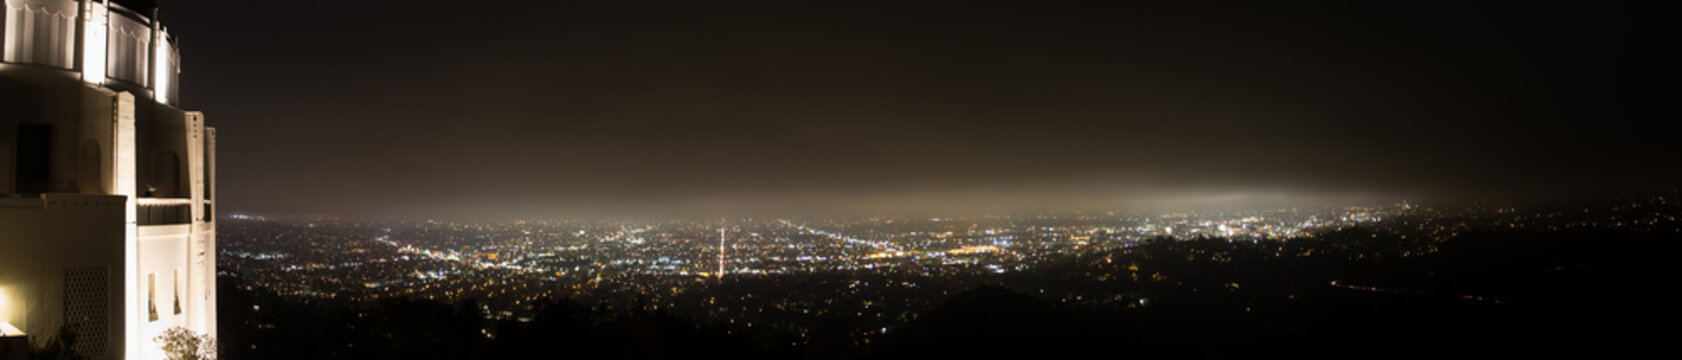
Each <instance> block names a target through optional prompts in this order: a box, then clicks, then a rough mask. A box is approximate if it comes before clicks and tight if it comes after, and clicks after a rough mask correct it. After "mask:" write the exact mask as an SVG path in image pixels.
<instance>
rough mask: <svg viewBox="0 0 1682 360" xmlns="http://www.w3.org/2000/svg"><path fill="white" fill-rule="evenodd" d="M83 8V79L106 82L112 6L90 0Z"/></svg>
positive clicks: (96, 82)
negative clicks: (107, 48) (106, 56)
mask: <svg viewBox="0 0 1682 360" xmlns="http://www.w3.org/2000/svg"><path fill="white" fill-rule="evenodd" d="M86 4H87V5H88V7H87V8H86V9H82V81H86V82H88V83H90V84H104V83H105V60H106V59H105V47H106V46H109V45H107V44H106V41H107V38H108V36H106V31H107V29H108V27H107V26H108V24H110V20H111V8H110V7H107V6H106V5H105V3H104V2H93V1H89V2H87V3H86Z"/></svg>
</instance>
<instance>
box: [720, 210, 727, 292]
mask: <svg viewBox="0 0 1682 360" xmlns="http://www.w3.org/2000/svg"><path fill="white" fill-rule="evenodd" d="M726 226H729V222H725V225H723V226H719V228H718V279H719V280H723V279H724V228H725V227H726Z"/></svg>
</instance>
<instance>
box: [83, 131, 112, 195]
mask: <svg viewBox="0 0 1682 360" xmlns="http://www.w3.org/2000/svg"><path fill="white" fill-rule="evenodd" d="M103 155H104V154H102V153H100V151H99V142H97V141H93V140H88V141H85V142H83V143H82V160H81V164H80V165H79V166H77V173H76V182H77V183H78V184H79V185H78V186H80V187H81V188H82V189H81V190H82V193H83V194H104V193H105V192H106V190H105V189H106V187H107V186H108V185H109V184H106V182H105V176H103V175H102V174H101V173H103V171H101V170H103V168H102V167H101V165H102V164H101V161H100V159H101V158H103V157H104V156H103Z"/></svg>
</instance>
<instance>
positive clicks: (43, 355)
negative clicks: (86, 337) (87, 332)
mask: <svg viewBox="0 0 1682 360" xmlns="http://www.w3.org/2000/svg"><path fill="white" fill-rule="evenodd" d="M75 346H76V332H75V331H71V330H70V327H68V326H65V327H59V328H58V335H57V336H54V337H52V338H49V339H47V342H46V343H43V344H41V347H38V348H35V349H33V350H32V351H31V353H30V354H29V358H30V359H37V360H82V355H81V354H78V353H76V349H75ZM0 353H3V352H0Z"/></svg>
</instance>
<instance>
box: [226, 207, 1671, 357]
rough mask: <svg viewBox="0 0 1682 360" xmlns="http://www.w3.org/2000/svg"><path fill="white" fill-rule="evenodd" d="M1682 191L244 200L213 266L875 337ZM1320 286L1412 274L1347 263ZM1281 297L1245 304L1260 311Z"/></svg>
mask: <svg viewBox="0 0 1682 360" xmlns="http://www.w3.org/2000/svg"><path fill="white" fill-rule="evenodd" d="M1678 208H1679V207H1678V206H1677V204H1676V203H1675V199H1674V196H1672V197H1666V196H1651V197H1644V198H1639V199H1635V200H1618V201H1607V202H1604V203H1601V204H1597V205H1594V206H1589V207H1580V208H1578V207H1572V208H1569V209H1566V208H1559V207H1553V208H1545V209H1544V208H1534V209H1532V208H1520V207H1493V206H1489V205H1485V204H1476V203H1469V204H1449V205H1421V204H1409V203H1396V204H1391V205H1384V206H1349V207H1320V208H1307V207H1299V208H1273V209H1246V210H1241V211H1224V212H1223V211H1185V212H1162V213H1122V212H1099V213H1090V212H1088V213H1073V212H1071V213H1064V214H1035V215H1011V216H982V217H954V218H904V217H878V218H870V217H860V218H815V219H814V218H787V219H758V218H754V219H695V220H670V221H611V220H576V221H569V220H555V221H502V222H451V221H442V220H412V221H368V220H352V219H339V218H327V217H270V216H262V215H252V214H237V213H236V214H233V215H229V216H227V217H226V218H225V219H224V221H223V222H222V223H221V225H220V227H219V231H220V233H221V234H222V238H223V240H222V246H221V248H220V253H221V254H220V255H221V258H220V262H219V264H220V265H222V272H223V273H222V276H224V277H231V278H237V279H239V280H241V283H243V284H245V285H244V286H246V287H247V288H248V289H247V290H253V291H262V292H265V293H272V294H275V295H276V296H280V297H283V298H290V299H293V300H297V301H306V302H308V301H331V302H339V303H352V304H354V303H370V302H376V301H380V300H387V299H426V300H433V301H439V302H444V303H455V302H459V301H462V300H466V299H473V300H475V301H476V304H479V306H481V307H482V308H481V309H480V310H481V311H480V312H481V313H482V315H483V316H484V317H485V318H486V319H487V320H494V321H514V322H526V321H530V320H531V317H532V316H533V311H534V309H533V304H534V303H537V302H539V301H541V300H542V299H552V300H558V299H570V300H573V301H579V302H584V303H586V304H593V305H595V306H598V307H602V308H606V309H619V310H624V309H627V308H635V309H638V310H640V311H661V312H666V313H671V314H676V315H679V316H682V317H685V318H689V319H693V320H695V321H697V322H701V323H706V324H713V325H718V326H723V327H726V328H730V329H733V330H732V332H738V331H739V332H753V331H764V332H771V333H777V334H783V335H787V336H788V337H789V338H790V339H791V341H790V342H789V344H788V345H790V346H801V345H804V342H807V341H810V340H809V339H810V337H809V336H808V335H809V334H811V333H812V332H816V331H820V330H826V329H827V330H830V331H835V330H834V329H830V328H832V327H833V326H826V325H819V324H826V323H825V321H830V320H826V319H835V318H840V319H844V320H845V323H846V324H848V326H846V327H845V328H846V334H845V335H846V337H847V338H848V339H850V340H849V341H852V342H853V343H855V344H865V343H869V342H870V341H871V339H872V338H874V337H876V336H880V335H882V334H884V333H888V332H892V331H893V329H895V328H897V327H899V326H903V325H905V324H906V323H908V322H911V321H913V320H915V319H916V318H917V317H918V316H919V315H918V314H921V313H923V312H925V311H927V310H928V309H930V308H932V307H934V306H936V305H937V304H939V303H941V302H942V301H944V300H946V299H947V298H948V297H950V296H951V295H954V294H957V293H959V292H962V291H965V290H968V289H971V288H974V287H976V286H988V285H991V286H1002V287H1006V288H1010V289H1014V290H1016V291H1020V292H1024V293H1028V294H1031V295H1033V296H1036V297H1039V298H1041V299H1044V300H1047V301H1049V302H1051V303H1054V304H1059V305H1060V306H1074V307H1098V308H1120V309H1129V308H1138V307H1146V306H1153V305H1156V304H1157V303H1158V300H1157V299H1155V297H1156V296H1158V295H1160V294H1162V293H1163V292H1164V291H1167V292H1175V291H1190V292H1196V291H1200V290H1201V291H1210V290H1215V291H1222V292H1238V291H1257V290H1254V289H1252V288H1251V285H1249V284H1244V283H1241V282H1236V281H1227V280H1221V281H1219V282H1214V281H1194V278H1195V277H1196V275H1194V274H1191V273H1186V272H1185V271H1176V270H1177V269H1175V268H1169V267H1170V266H1169V265H1164V264H1163V263H1162V260H1161V259H1156V258H1153V255H1152V254H1159V253H1160V252H1161V251H1163V250H1165V249H1166V250H1172V251H1175V252H1176V254H1181V253H1183V254H1184V260H1185V261H1186V262H1188V263H1190V264H1198V263H1206V264H1209V265H1201V266H1217V265H1220V264H1223V263H1229V262H1233V261H1234V259H1238V260H1240V261H1252V264H1254V262H1270V261H1277V262H1282V261H1286V260H1293V261H1294V260H1298V259H1321V260H1324V261H1332V262H1350V263H1372V262H1378V261H1384V260H1395V259H1406V258H1410V257H1418V256H1422V255H1426V254H1431V253H1434V252H1436V251H1437V250H1438V247H1439V245H1441V244H1443V243H1444V242H1446V241H1449V240H1450V239H1453V238H1455V237H1457V236H1461V235H1462V234H1466V233H1472V232H1488V231H1501V232H1520V233H1523V232H1529V233H1550V232H1560V231H1568V230H1570V229H1577V228H1581V229H1617V230H1619V231H1635V232H1646V233H1660V234H1671V235H1674V234H1678V233H1682V222H1679V221H1678V219H1677V216H1678V215H1679V214H1682V212H1679V211H1677V209H1678ZM721 229H722V232H721V231H720V230H721ZM721 234H722V238H721ZM1351 234H1355V235H1351ZM1352 238H1353V239H1357V240H1361V239H1373V240H1375V241H1373V242H1360V241H1350V240H1346V239H1352ZM721 240H722V241H721ZM1334 240H1335V241H1334ZM1208 241H1218V242H1219V243H1221V244H1224V245H1212V244H1210V243H1207V242H1208ZM1176 244H1182V245H1176ZM1146 247H1150V249H1146ZM1181 247H1184V249H1180V248H1181ZM1152 249H1154V250H1152ZM1222 249H1224V250H1222ZM1153 251H1155V252H1153ZM1240 254H1243V255H1240ZM1154 256H1159V255H1154ZM1175 256H1176V257H1178V256H1180V255H1175ZM1182 265H1183V264H1182ZM1174 266H1179V265H1174ZM1193 266H1198V265H1193ZM1071 269H1073V270H1071ZM1277 280H1280V279H1272V280H1269V281H1277ZM1290 280H1291V281H1295V280H1304V281H1309V280H1312V279H1290ZM1314 281H1318V280H1314ZM1317 284H1319V285H1318V286H1323V287H1326V288H1328V289H1344V290H1349V291H1363V292H1385V291H1403V290H1397V289H1389V288H1385V287H1381V286H1373V284H1361V283H1353V282H1350V281H1349V280H1341V281H1340V280H1331V281H1322V282H1317ZM1292 286H1296V285H1292ZM1164 289H1167V290H1164ZM1464 295H1465V299H1468V301H1474V300H1475V301H1490V302H1499V301H1501V299H1498V298H1494V297H1491V296H1486V295H1483V294H1464ZM1285 296H1292V297H1293V298H1294V296H1295V295H1285ZM1457 296H1458V295H1457ZM1268 303H1269V302H1265V301H1249V302H1247V303H1245V304H1243V305H1234V306H1235V307H1242V309H1241V310H1242V311H1253V310H1255V309H1254V308H1255V307H1260V306H1267V304H1268Z"/></svg>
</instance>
